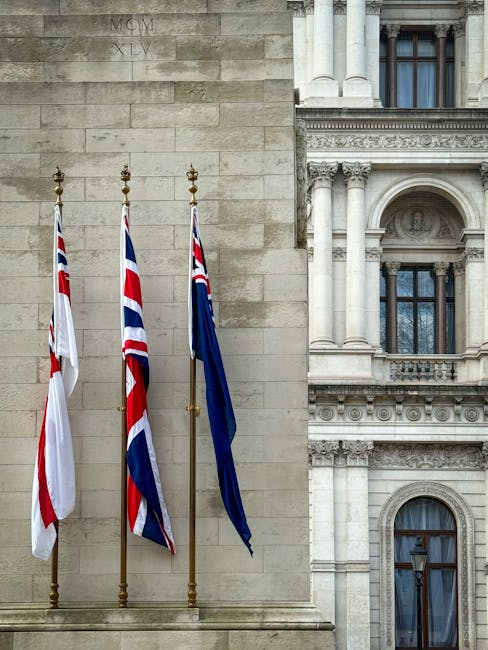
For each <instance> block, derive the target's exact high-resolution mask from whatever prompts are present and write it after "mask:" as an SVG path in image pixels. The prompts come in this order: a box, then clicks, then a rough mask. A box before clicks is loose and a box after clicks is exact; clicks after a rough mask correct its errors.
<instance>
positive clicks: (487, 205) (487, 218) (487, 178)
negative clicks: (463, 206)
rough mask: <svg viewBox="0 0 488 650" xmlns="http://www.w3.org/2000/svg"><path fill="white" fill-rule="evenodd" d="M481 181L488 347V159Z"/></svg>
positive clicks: (485, 340)
mask: <svg viewBox="0 0 488 650" xmlns="http://www.w3.org/2000/svg"><path fill="white" fill-rule="evenodd" d="M480 175H481V183H482V185H483V190H484V199H485V200H484V212H485V213H484V224H483V227H484V231H485V238H484V264H483V266H484V272H483V281H484V291H483V296H484V305H483V313H484V320H483V347H484V348H488V161H484V162H482V163H481V165H480Z"/></svg>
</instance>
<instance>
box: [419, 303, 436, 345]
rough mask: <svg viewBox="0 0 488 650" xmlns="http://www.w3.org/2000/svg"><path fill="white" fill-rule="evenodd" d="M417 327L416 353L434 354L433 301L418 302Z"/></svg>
mask: <svg viewBox="0 0 488 650" xmlns="http://www.w3.org/2000/svg"><path fill="white" fill-rule="evenodd" d="M417 329H418V332H417V347H418V351H417V354H435V338H434V334H435V304H434V303H433V302H424V303H422V302H421V303H419V304H418V318H417Z"/></svg>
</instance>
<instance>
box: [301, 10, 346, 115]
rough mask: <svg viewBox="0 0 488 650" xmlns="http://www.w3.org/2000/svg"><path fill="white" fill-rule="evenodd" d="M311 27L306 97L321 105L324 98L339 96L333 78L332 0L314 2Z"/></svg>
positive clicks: (337, 87) (337, 86)
mask: <svg viewBox="0 0 488 650" xmlns="http://www.w3.org/2000/svg"><path fill="white" fill-rule="evenodd" d="M313 27H314V35H313V81H312V84H311V85H310V88H309V91H308V96H309V97H310V98H311V103H312V104H314V103H319V104H320V105H323V98H324V97H338V95H339V84H338V83H337V81H336V80H335V78H334V40H335V39H334V2H333V0H315V10H314V22H313ZM312 98H315V99H312Z"/></svg>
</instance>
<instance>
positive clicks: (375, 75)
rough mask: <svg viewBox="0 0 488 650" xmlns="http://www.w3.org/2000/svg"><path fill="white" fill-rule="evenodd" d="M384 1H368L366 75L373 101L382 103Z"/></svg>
mask: <svg viewBox="0 0 488 650" xmlns="http://www.w3.org/2000/svg"><path fill="white" fill-rule="evenodd" d="M382 4H383V0H366V52H367V57H366V65H367V68H366V74H367V77H368V79H369V81H370V82H371V92H372V93H373V100H374V101H375V104H376V105H377V106H381V102H380V13H381V7H382Z"/></svg>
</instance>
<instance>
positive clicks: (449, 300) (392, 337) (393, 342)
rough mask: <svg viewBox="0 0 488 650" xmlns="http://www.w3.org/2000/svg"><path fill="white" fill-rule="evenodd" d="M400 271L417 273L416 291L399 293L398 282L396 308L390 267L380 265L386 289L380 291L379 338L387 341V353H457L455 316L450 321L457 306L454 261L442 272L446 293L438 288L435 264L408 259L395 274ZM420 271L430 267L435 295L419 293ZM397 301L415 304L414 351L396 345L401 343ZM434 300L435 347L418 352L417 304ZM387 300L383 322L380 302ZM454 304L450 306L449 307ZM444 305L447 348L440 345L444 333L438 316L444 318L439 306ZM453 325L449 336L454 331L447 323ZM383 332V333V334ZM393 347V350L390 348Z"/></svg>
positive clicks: (414, 285)
mask: <svg viewBox="0 0 488 650" xmlns="http://www.w3.org/2000/svg"><path fill="white" fill-rule="evenodd" d="M401 271H413V273H414V278H413V295H412V296H399V295H398V291H397V286H396V288H395V293H394V296H393V300H394V308H393V306H391V304H390V303H391V300H392V297H391V296H390V284H389V281H388V277H389V274H388V271H387V268H386V264H382V265H381V268H380V273H381V276H382V277H383V279H384V287H385V290H384V291H380V328H381V331H380V339H383V341H384V345H382V347H383V349H384V351H385V352H386V353H387V354H407V355H415V356H418V355H421V356H431V355H433V354H446V355H447V354H455V349H456V331H455V318H454V319H452V322H451V323H450V322H449V311H450V310H451V311H454V314H455V310H456V301H455V293H456V292H455V275H454V271H453V265H452V263H449V266H448V268H447V270H446V274H445V276H441V277H444V278H445V280H444V281H445V291H444V295H443V296H442V297H441V296H440V295H439V292H438V282H437V277H436V274H435V267H434V264H422V263H419V264H414V263H406V264H401V266H400V268H399V269H398V270H397V272H396V273H395V275H397V273H398V272H401ZM419 271H424V272H425V271H429V272H430V273H431V274H432V276H433V280H434V295H433V296H420V295H418V293H419V292H418V273H419ZM448 282H451V291H450V294H451V295H449V292H448V291H447V287H448ZM380 287H381V278H380ZM398 303H404V304H408V303H410V304H412V305H413V309H412V311H413V316H412V318H413V350H412V351H411V352H398V351H397V345H398V327H397V323H398ZM429 303H430V304H433V305H434V322H433V328H434V331H433V338H434V351H433V352H419V351H418V349H419V340H418V319H419V318H418V312H419V309H418V306H419V305H420V304H429ZM382 304H385V309H384V312H385V316H384V322H383V317H382V312H383V310H382V307H381V305H382ZM450 306H451V307H450ZM442 308H444V310H445V313H444V318H443V322H444V324H445V332H444V338H445V345H446V352H440V351H439V348H440V346H441V341H440V338H441V336H442V335H441V334H440V333H439V320H440V318H441V316H440V314H439V311H440V309H442ZM393 309H394V312H395V315H394V317H393V314H392V311H393ZM393 318H394V324H393V325H390V323H391V321H392V319H393ZM449 326H451V327H452V328H453V331H452V336H451V337H449V336H448V335H449V334H451V332H450V331H449V330H448V327H449ZM392 328H393V329H395V330H396V331H394V332H393V331H392ZM383 333H384V336H381V335H382V334H383ZM451 340H452V342H453V345H452V347H453V348H454V349H451V350H449V349H448V347H449V344H450V341H451ZM392 349H394V352H392V351H391V350H392Z"/></svg>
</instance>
